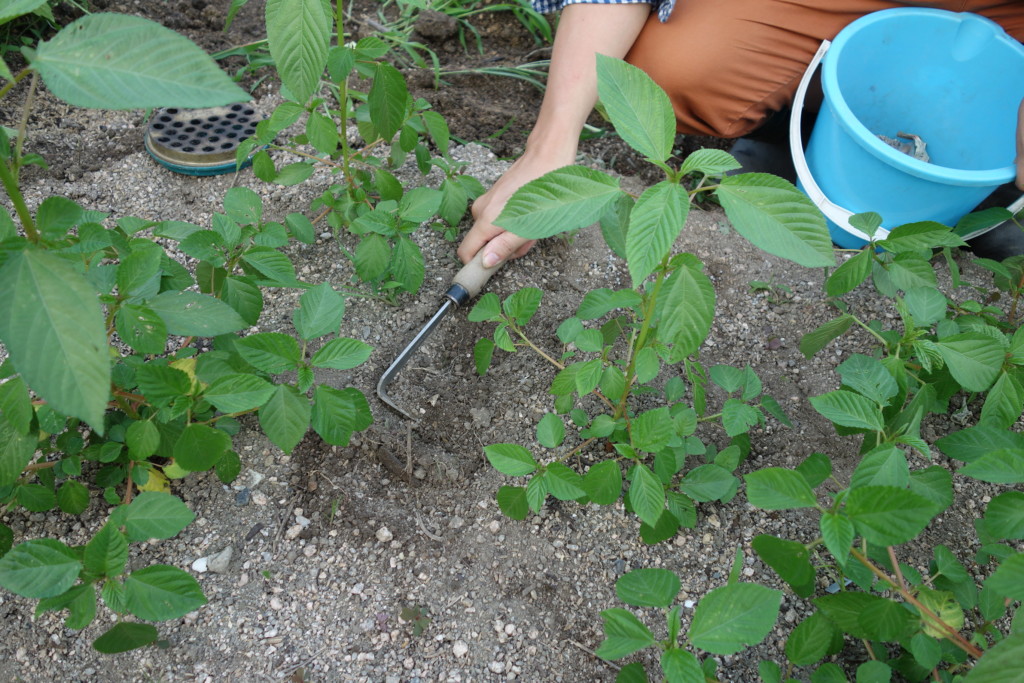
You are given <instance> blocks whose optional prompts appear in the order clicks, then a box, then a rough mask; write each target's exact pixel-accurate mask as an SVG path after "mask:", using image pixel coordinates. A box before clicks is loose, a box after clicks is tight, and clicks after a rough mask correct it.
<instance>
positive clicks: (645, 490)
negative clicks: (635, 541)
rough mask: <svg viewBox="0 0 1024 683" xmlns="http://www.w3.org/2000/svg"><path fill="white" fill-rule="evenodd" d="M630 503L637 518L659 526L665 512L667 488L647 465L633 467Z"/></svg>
mask: <svg viewBox="0 0 1024 683" xmlns="http://www.w3.org/2000/svg"><path fill="white" fill-rule="evenodd" d="M629 502H630V505H631V506H632V508H633V512H634V513H636V516H637V517H639V518H640V519H641V520H642V521H643V522H644V523H646V524H649V525H650V526H654V525H655V524H657V522H658V518H659V517H661V513H662V512H664V510H665V487H664V485H663V484H662V483H661V480H660V479H658V477H657V475H655V474H654V472H651V470H650V469H649V468H648V467H647V465H644V464H642V463H641V464H638V465H636V466H635V467H633V470H632V481H631V482H630V486H629Z"/></svg>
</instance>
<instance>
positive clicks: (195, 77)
mask: <svg viewBox="0 0 1024 683" xmlns="http://www.w3.org/2000/svg"><path fill="white" fill-rule="evenodd" d="M278 64H280V62H278ZM32 66H33V67H34V68H35V69H37V70H38V71H39V74H40V76H42V78H43V82H44V83H46V87H47V88H48V89H49V90H50V92H52V93H53V94H54V95H56V96H57V97H59V98H60V99H62V100H64V101H65V102H68V103H69V104H73V105H75V106H76V107H84V108H86V109H148V108H155V107H182V108H186V109H187V108H193V109H194V108H199V107H216V106H220V105H224V104H230V103H232V102H244V101H247V100H249V99H251V98H250V96H249V94H248V93H246V92H245V91H244V90H242V89H241V88H239V87H238V86H237V85H235V83H234V82H232V80H231V79H230V78H229V77H228V76H227V74H225V73H224V72H223V71H221V70H220V69H219V68H218V67H217V65H216V63H215V62H214V61H213V60H212V59H210V57H209V56H207V55H206V54H205V53H204V52H203V51H202V50H201V49H200V48H199V47H198V46H197V45H196V44H195V43H193V42H192V41H190V40H188V39H187V38H185V37H183V36H181V35H178V34H177V33H175V32H174V31H171V30H170V29H166V28H164V27H163V26H160V25H159V24H157V23H156V22H153V21H150V20H148V19H143V18H141V17H134V16H129V15H127V14H104V13H100V14H89V15H86V16H84V17H82V18H81V19H78V20H77V21H74V22H72V23H71V24H68V25H67V26H65V27H64V28H63V29H62V30H61V31H60V32H59V33H57V35H56V36H54V37H53V38H52V39H51V40H49V41H46V42H44V43H40V44H39V46H38V47H37V48H36V52H35V57H34V58H33V60H32Z"/></svg>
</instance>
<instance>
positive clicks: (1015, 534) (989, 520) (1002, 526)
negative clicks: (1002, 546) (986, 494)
mask: <svg viewBox="0 0 1024 683" xmlns="http://www.w3.org/2000/svg"><path fill="white" fill-rule="evenodd" d="M985 530H986V531H987V532H988V533H989V534H991V535H993V536H995V537H997V538H1004V539H1011V540H1020V539H1024V493H1022V492H1021V491H1005V492H1003V493H1000V494H999V495H998V496H996V497H995V498H993V499H992V500H991V501H990V502H989V504H988V507H987V508H985Z"/></svg>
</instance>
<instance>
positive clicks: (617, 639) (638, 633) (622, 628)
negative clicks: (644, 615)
mask: <svg viewBox="0 0 1024 683" xmlns="http://www.w3.org/2000/svg"><path fill="white" fill-rule="evenodd" d="M601 619H602V620H603V621H604V633H605V639H604V641H603V642H602V643H601V646H600V647H598V648H597V651H596V652H595V653H594V654H596V655H597V656H598V657H600V658H601V659H609V660H615V659H622V658H623V657H626V656H628V655H631V654H633V653H634V652H637V651H638V650H642V649H644V648H645V647H650V646H651V645H654V635H653V634H651V632H650V630H649V629H648V628H647V627H646V626H644V625H643V623H641V622H640V620H639V619H637V618H636V617H635V616H633V615H632V614H631V613H630V612H628V611H626V610H624V609H618V608H613V609H606V610H604V611H603V612H601Z"/></svg>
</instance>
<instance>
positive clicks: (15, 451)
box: [0, 416, 38, 487]
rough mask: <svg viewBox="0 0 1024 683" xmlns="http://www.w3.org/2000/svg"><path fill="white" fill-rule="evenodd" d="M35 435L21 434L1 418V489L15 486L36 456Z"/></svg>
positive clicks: (36, 441) (36, 440)
mask: <svg viewBox="0 0 1024 683" xmlns="http://www.w3.org/2000/svg"><path fill="white" fill-rule="evenodd" d="M37 443H38V439H37V437H36V435H35V434H21V433H19V432H18V431H17V430H16V429H14V428H13V427H11V425H10V423H9V422H8V421H7V420H6V419H4V416H0V487H3V486H9V485H11V484H13V483H14V482H15V481H16V480H17V479H18V477H20V476H21V473H22V471H23V470H24V469H25V466H26V465H28V464H29V462H31V460H32V456H33V455H35V452H36V445H37Z"/></svg>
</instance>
